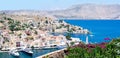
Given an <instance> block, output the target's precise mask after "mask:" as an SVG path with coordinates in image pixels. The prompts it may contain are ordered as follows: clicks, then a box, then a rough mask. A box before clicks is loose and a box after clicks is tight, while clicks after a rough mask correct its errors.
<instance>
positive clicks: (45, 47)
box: [41, 46, 56, 50]
mask: <svg viewBox="0 0 120 58" xmlns="http://www.w3.org/2000/svg"><path fill="white" fill-rule="evenodd" d="M41 49H42V50H49V49H56V47H50V46H44V47H42V48H41Z"/></svg>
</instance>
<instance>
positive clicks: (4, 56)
mask: <svg viewBox="0 0 120 58" xmlns="http://www.w3.org/2000/svg"><path fill="white" fill-rule="evenodd" d="M56 50H58V49H50V50H33V52H34V53H33V55H32V56H30V55H28V54H26V53H22V52H19V54H20V57H19V58H35V57H37V56H40V55H43V54H46V53H49V52H52V51H56ZM0 58H18V57H15V56H12V55H10V54H9V53H7V52H0Z"/></svg>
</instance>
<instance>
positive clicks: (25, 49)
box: [19, 48, 33, 55]
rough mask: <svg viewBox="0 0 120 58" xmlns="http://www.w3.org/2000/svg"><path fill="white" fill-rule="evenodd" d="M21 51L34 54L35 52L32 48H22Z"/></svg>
mask: <svg viewBox="0 0 120 58" xmlns="http://www.w3.org/2000/svg"><path fill="white" fill-rule="evenodd" d="M19 51H20V52H24V53H27V54H29V55H32V54H33V52H32V50H31V49H30V48H21V49H20V50H19Z"/></svg>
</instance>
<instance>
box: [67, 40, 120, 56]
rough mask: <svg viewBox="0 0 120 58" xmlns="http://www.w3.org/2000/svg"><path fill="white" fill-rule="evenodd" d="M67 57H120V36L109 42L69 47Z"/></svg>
mask: <svg viewBox="0 0 120 58" xmlns="http://www.w3.org/2000/svg"><path fill="white" fill-rule="evenodd" d="M65 58H120V38H119V39H113V40H112V41H111V42H109V43H105V42H103V43H100V44H87V45H86V44H84V43H79V45H76V46H72V47H69V49H68V50H67V51H66V57H65Z"/></svg>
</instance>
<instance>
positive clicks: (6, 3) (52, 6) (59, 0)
mask: <svg viewBox="0 0 120 58" xmlns="http://www.w3.org/2000/svg"><path fill="white" fill-rule="evenodd" d="M87 3H91V4H92V3H93V4H120V0H0V10H58V9H65V8H69V7H70V6H72V5H77V4H87Z"/></svg>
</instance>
